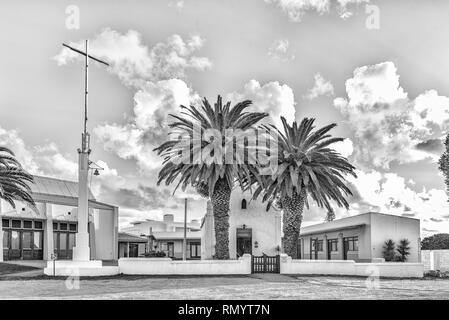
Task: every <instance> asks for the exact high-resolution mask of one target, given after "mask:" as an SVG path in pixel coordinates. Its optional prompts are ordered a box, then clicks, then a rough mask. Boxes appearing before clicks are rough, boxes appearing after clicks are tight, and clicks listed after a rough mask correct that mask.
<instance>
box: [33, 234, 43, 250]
mask: <svg viewBox="0 0 449 320" xmlns="http://www.w3.org/2000/svg"><path fill="white" fill-rule="evenodd" d="M42 240H43V239H42V231H41V232H39V231H37V232H34V239H33V243H34V249H42V247H43V246H42Z"/></svg>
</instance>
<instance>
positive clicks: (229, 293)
mask: <svg viewBox="0 0 449 320" xmlns="http://www.w3.org/2000/svg"><path fill="white" fill-rule="evenodd" d="M78 287H79V289H77V288H78ZM55 298H56V299H231V300H235V299H395V300H396V299H448V300H449V280H445V279H423V280H392V279H388V280H387V279H381V280H380V281H379V283H378V288H376V283H375V284H374V286H372V284H370V283H368V286H367V282H366V280H365V279H364V278H353V277H290V276H282V275H258V276H254V275H253V276H242V277H177V278H176V277H137V276H121V277H112V278H103V279H99V278H97V279H82V280H80V282H79V284H78V283H76V282H73V281H70V280H65V279H58V280H53V279H51V280H50V279H39V280H34V279H28V280H25V278H22V279H21V278H17V280H7V279H5V278H3V280H2V279H0V299H55Z"/></svg>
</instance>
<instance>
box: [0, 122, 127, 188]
mask: <svg viewBox="0 0 449 320" xmlns="http://www.w3.org/2000/svg"><path fill="white" fill-rule="evenodd" d="M0 145H2V146H6V147H9V148H10V149H11V150H12V151H13V152H14V153H15V155H16V157H17V159H18V160H19V162H20V163H21V164H22V166H23V167H24V169H25V170H27V171H28V172H29V173H31V174H33V175H40V176H45V177H53V178H57V179H65V180H70V181H76V180H77V179H78V163H77V162H76V160H75V159H73V157H72V156H71V155H70V154H64V153H62V152H61V151H60V149H59V147H58V146H57V145H56V144H55V143H53V142H48V143H46V144H44V145H37V146H28V145H26V143H25V142H24V140H23V139H22V138H21V137H20V135H19V133H18V132H17V130H5V129H3V128H1V127H0ZM96 164H97V165H98V166H100V167H101V168H103V170H101V174H100V175H99V176H98V177H96V178H95V179H93V180H92V184H91V189H92V192H93V193H94V195H96V196H99V195H100V194H101V193H102V191H103V187H104V185H107V186H108V187H109V188H111V187H118V186H121V185H123V183H124V180H123V178H122V177H121V176H120V175H119V174H118V172H117V170H116V169H113V168H110V167H109V165H108V164H107V163H106V162H104V161H102V160H98V161H96Z"/></svg>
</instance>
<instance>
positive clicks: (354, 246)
mask: <svg viewBox="0 0 449 320" xmlns="http://www.w3.org/2000/svg"><path fill="white" fill-rule="evenodd" d="M344 240H345V243H346V250H348V251H358V250H359V239H358V237H348V238H345V239H344Z"/></svg>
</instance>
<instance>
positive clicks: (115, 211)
mask: <svg viewBox="0 0 449 320" xmlns="http://www.w3.org/2000/svg"><path fill="white" fill-rule="evenodd" d="M118 224H119V221H118V208H117V207H115V208H114V230H113V232H114V234H113V236H112V241H113V242H114V248H115V249H114V251H113V257H112V259H113V260H117V259H118V258H119V252H118V251H119V247H118ZM150 234H151V232H150Z"/></svg>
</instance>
